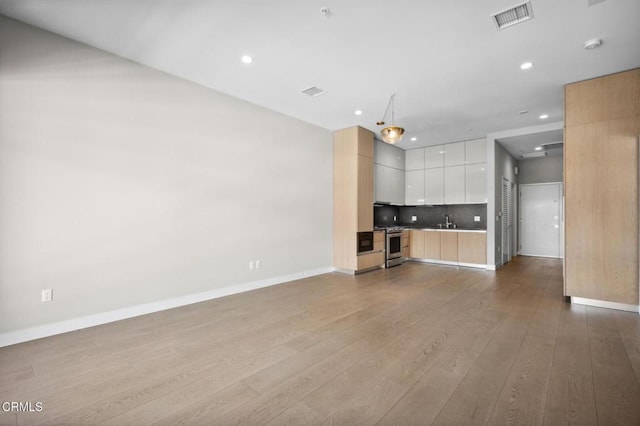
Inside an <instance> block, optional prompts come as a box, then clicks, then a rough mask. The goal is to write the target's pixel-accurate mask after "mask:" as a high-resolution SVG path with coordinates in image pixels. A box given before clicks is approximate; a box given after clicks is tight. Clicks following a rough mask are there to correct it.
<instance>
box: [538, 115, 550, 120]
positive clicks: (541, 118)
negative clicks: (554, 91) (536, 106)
mask: <svg viewBox="0 0 640 426" xmlns="http://www.w3.org/2000/svg"><path fill="white" fill-rule="evenodd" d="M547 118H549V114H542V115H541V116H540V120H546V119H547Z"/></svg>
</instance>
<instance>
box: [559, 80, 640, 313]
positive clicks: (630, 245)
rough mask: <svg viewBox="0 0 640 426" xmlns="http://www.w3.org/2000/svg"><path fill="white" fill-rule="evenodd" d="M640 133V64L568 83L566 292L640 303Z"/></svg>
mask: <svg viewBox="0 0 640 426" xmlns="http://www.w3.org/2000/svg"><path fill="white" fill-rule="evenodd" d="M638 135H640V69H635V70H631V71H626V72H622V73H618V74H613V75H608V76H604V77H601V78H596V79H593V80H587V81H582V82H578V83H573V84H569V85H567V86H565V141H564V181H565V182H564V190H565V294H566V295H567V296H572V297H578V298H584V299H592V300H598V301H606V302H613V303H617V304H623V305H629V306H637V305H638ZM612 307H621V306H612ZM622 308H624V307H622Z"/></svg>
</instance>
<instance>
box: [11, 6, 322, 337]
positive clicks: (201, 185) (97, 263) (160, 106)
mask: <svg viewBox="0 0 640 426" xmlns="http://www.w3.org/2000/svg"><path fill="white" fill-rule="evenodd" d="M0 52H1V58H0V59H1V60H0V205H1V206H2V208H1V210H0V334H2V333H7V332H15V331H17V330H21V329H25V328H29V327H34V326H42V325H44V324H50V323H52V322H56V321H62V320H69V319H73V318H78V317H84V316H87V315H92V314H96V313H99V312H105V311H109V310H117V309H122V308H126V307H130V306H135V305H139V304H144V303H149V302H154V301H159V300H164V299H171V298H179V297H181V296H184V295H190V294H194V293H200V292H207V291H211V290H214V289H220V288H225V287H228V286H234V285H239V284H242V283H248V282H254V281H260V280H268V279H270V278H273V277H282V276H291V275H292V274H293V275H295V274H305V273H309V274H312V273H317V272H318V271H320V270H324V269H328V268H330V266H331V257H332V256H331V250H332V249H331V232H332V231H331V229H332V166H331V164H332V144H331V138H332V135H331V132H330V131H328V130H326V129H322V128H319V127H316V126H313V125H310V124H307V123H304V122H301V121H298V120H295V119H292V118H290V117H286V116H284V115H281V114H278V113H275V112H273V111H270V110H267V109H264V108H261V107H257V106H255V105H253V104H249V103H247V102H244V101H241V100H238V99H235V98H232V97H229V96H226V95H224V94H221V93H217V92H214V91H211V90H209V89H206V88H203V87H201V86H198V85H196V84H192V83H189V82H186V81H183V80H180V79H178V78H175V77H172V76H169V75H167V74H164V73H162V72H158V71H155V70H152V69H149V68H146V67H144V66H141V65H138V64H135V63H132V62H130V61H127V60H124V59H122V58H119V57H115V56H113V55H110V54H107V53H105V52H102V51H100V50H97V49H94V48H91V47H88V46H85V45H82V44H79V43H76V42H73V41H70V40H68V39H64V38H61V37H58V36H56V35H53V34H51V33H48V32H45V31H43V30H39V29H36V28H33V27H30V26H27V25H24V24H21V23H18V22H17V21H14V20H11V19H8V18H4V17H0ZM250 259H261V260H262V265H263V267H262V269H260V270H254V271H249V270H248V262H249V260H250ZM276 279H277V278H276ZM45 288H52V289H53V294H54V300H53V302H51V303H42V302H40V291H41V290H42V289H45Z"/></svg>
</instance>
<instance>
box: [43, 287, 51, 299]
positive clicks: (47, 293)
mask: <svg viewBox="0 0 640 426" xmlns="http://www.w3.org/2000/svg"><path fill="white" fill-rule="evenodd" d="M41 300H42V301H43V302H51V301H52V300H53V289H50V288H48V289H46V290H42V296H41Z"/></svg>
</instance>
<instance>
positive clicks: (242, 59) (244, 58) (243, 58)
mask: <svg viewBox="0 0 640 426" xmlns="http://www.w3.org/2000/svg"><path fill="white" fill-rule="evenodd" d="M240 60H241V61H242V62H244V63H245V64H250V63H251V62H253V58H252V57H251V56H249V55H244V56H243V57H242V58H240Z"/></svg>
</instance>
